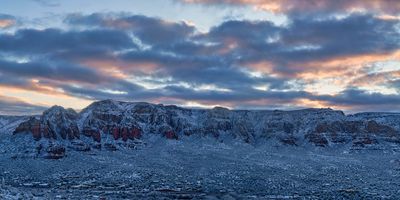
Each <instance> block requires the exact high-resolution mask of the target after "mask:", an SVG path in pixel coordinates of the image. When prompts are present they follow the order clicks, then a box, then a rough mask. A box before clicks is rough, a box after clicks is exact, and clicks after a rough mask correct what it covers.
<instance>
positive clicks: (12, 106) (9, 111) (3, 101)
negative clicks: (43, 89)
mask: <svg viewBox="0 0 400 200" xmlns="http://www.w3.org/2000/svg"><path fill="white" fill-rule="evenodd" d="M45 109H47V108H46V107H44V106H38V105H33V104H30V103H27V102H25V101H23V100H21V99H18V98H14V97H8V96H3V95H0V115H28V114H39V113H41V112H43V111H44V110H45Z"/></svg>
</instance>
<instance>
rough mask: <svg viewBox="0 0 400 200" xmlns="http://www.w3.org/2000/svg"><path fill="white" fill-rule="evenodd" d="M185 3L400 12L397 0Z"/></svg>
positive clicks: (321, 11)
mask: <svg viewBox="0 0 400 200" xmlns="http://www.w3.org/2000/svg"><path fill="white" fill-rule="evenodd" d="M178 1H180V2H183V3H193V4H205V5H237V6H240V5H249V6H254V7H256V8H257V9H262V10H266V11H270V12H274V13H284V14H290V15H307V14H306V13H308V14H311V13H314V14H315V13H319V14H327V13H348V12H355V11H365V12H375V13H388V14H394V15H396V14H398V13H399V12H400V2H399V1H397V0H368V1H365V0H335V1H331V0H296V1H293V0H178Z"/></svg>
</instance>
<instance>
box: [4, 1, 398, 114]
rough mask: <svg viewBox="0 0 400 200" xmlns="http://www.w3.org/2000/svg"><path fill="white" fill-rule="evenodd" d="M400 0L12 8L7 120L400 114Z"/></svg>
mask: <svg viewBox="0 0 400 200" xmlns="http://www.w3.org/2000/svg"><path fill="white" fill-rule="evenodd" d="M399 13H400V1H398V0H369V1H364V0H335V1H331V0H297V1H292V0H152V1H145V0H112V1H110V0H19V1H15V0H0V114H6V115H22V114H38V113H41V112H42V111H44V110H45V109H46V108H48V107H50V106H52V105H61V106H64V107H70V108H73V109H76V110H78V111H79V110H80V109H83V108H84V107H86V106H87V105H89V104H90V103H92V102H93V101H97V100H104V99H115V100H120V101H132V102H137V101H145V102H151V103H163V104H175V105H179V106H183V107H196V108H212V107H214V106H223V107H227V108H229V109H266V110H272V109H283V110H292V109H302V108H309V107H314V108H328V107H329V108H332V109H339V110H343V111H345V112H346V113H354V112H362V111H373V112H400V14H399Z"/></svg>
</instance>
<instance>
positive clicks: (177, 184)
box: [0, 136, 400, 199]
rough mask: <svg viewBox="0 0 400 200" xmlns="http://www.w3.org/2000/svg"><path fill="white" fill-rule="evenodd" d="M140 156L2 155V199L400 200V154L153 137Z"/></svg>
mask: <svg viewBox="0 0 400 200" xmlns="http://www.w3.org/2000/svg"><path fill="white" fill-rule="evenodd" d="M146 140H147V146H144V147H142V148H140V149H137V150H131V149H130V150H128V149H122V150H119V151H114V152H111V151H104V150H103V151H99V150H93V151H89V152H75V151H68V152H67V156H66V157H64V158H63V159H60V160H46V159H41V158H36V159H35V158H20V157H17V158H16V157H13V155H14V154H13V152H4V151H1V152H0V183H1V186H0V199H18V198H20V199H62V198H67V199H101V198H103V197H104V198H105V199H162V198H166V199H168V198H170V199H176V198H195V199H236V198H239V199H281V198H287V199H290V198H294V199H304V198H305V199H343V198H344V199H376V198H388V199H397V198H398V197H399V196H400V191H399V186H400V157H399V153H397V152H384V151H381V150H379V151H368V150H362V151H347V150H345V149H346V148H317V147H315V148H313V149H304V148H302V147H292V146H279V147H277V146H275V147H274V145H272V144H271V145H269V144H265V145H262V146H254V145H250V144H246V143H242V142H235V141H231V142H224V143H220V142H218V141H216V140H214V139H212V138H207V137H206V138H196V137H195V136H193V137H187V138H183V139H182V140H179V141H175V140H165V138H162V137H157V136H154V137H151V138H147V139H146Z"/></svg>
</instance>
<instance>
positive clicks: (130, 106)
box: [14, 100, 400, 151]
mask: <svg viewBox="0 0 400 200" xmlns="http://www.w3.org/2000/svg"><path fill="white" fill-rule="evenodd" d="M399 122H400V115H399V114H394V113H392V114H390V113H360V114H355V115H348V116H346V115H345V114H344V113H343V112H342V111H336V110H332V109H329V108H328V109H303V110H295V111H280V110H274V111H268V110H253V111H248V110H229V109H227V108H222V107H215V108H213V109H187V108H180V107H177V106H164V105H162V104H150V103H143V102H137V103H131V102H120V101H114V100H104V101H98V102H94V103H92V104H91V105H89V106H88V107H87V108H85V109H83V110H82V111H81V112H80V113H76V112H75V111H74V110H72V109H64V108H62V107H60V106H53V107H52V108H50V109H49V110H47V111H45V112H44V113H43V115H42V116H40V117H31V118H29V119H27V120H26V121H24V122H23V123H21V124H20V125H19V126H18V127H17V128H16V129H15V131H14V133H15V134H22V133H30V134H32V136H33V139H35V140H37V141H39V140H50V141H56V142H58V144H63V145H64V147H69V148H68V149H74V150H77V151H89V150H91V149H92V148H91V147H93V148H94V149H101V148H102V147H104V148H103V149H108V150H112V151H113V150H117V149H118V148H119V147H118V146H121V147H127V146H135V145H133V143H134V142H135V141H139V140H140V139H143V137H144V136H149V135H159V136H161V137H165V138H166V139H175V140H180V138H182V137H186V136H191V135H197V136H199V137H212V138H215V139H217V140H219V141H221V142H223V141H225V140H226V139H229V138H230V139H229V140H231V139H234V140H237V141H242V142H246V143H250V144H257V145H260V144H261V145H263V143H265V142H264V141H267V140H272V141H276V143H277V144H278V145H290V146H304V145H312V146H320V147H327V146H332V145H336V144H351V145H353V146H358V147H364V146H369V145H375V144H380V143H387V142H389V143H392V144H395V145H397V144H398V143H400V136H399V135H400V133H399V130H400V125H399Z"/></svg>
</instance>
